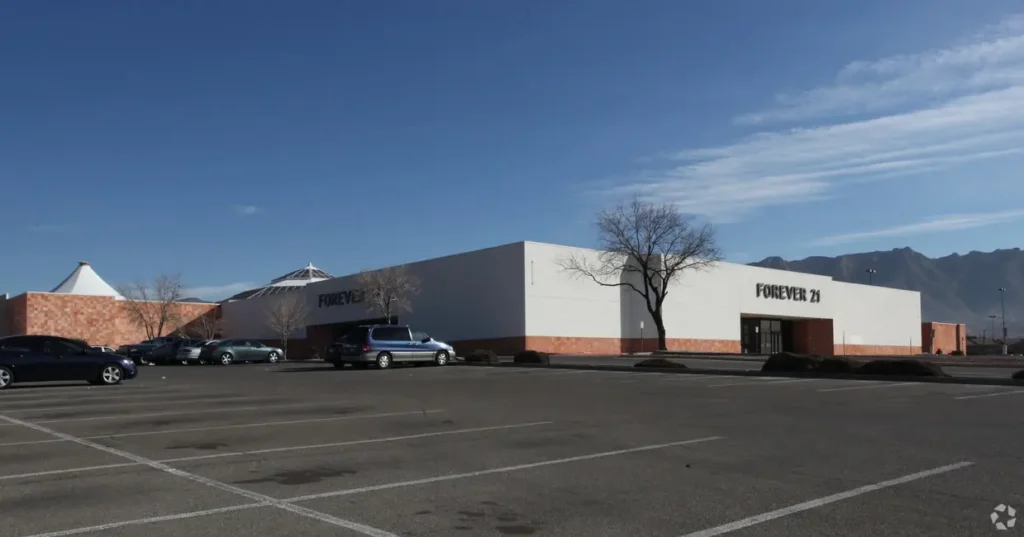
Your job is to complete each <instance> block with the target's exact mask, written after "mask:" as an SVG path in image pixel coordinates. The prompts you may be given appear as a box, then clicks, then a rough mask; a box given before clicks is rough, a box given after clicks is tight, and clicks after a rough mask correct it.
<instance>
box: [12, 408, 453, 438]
mask: <svg viewBox="0 0 1024 537" xmlns="http://www.w3.org/2000/svg"><path fill="white" fill-rule="evenodd" d="M438 412H444V411H443V410H439V409H437V410H412V411H406V412H385V413H382V414H364V415H361V416H332V417H330V418H309V419H304V420H288V421H265V422H263V423H243V424H240V425H215V426H213V427H190V428H188V429H160V430H159V431H140V432H135V433H117V434H100V435H95V436H83V437H82V438H85V439H86V440H100V439H103V438H122V437H125V436H151V435H155V434H177V433H194V432H200V431H220V430H224V429H246V428H249V427H271V426H277V425H298V424H302V423H319V422H330V421H348V420H367V419H373V418H392V417H395V416H413V415H421V414H422V415H427V414H436V413H438ZM63 441H64V440H61V439H59V438H55V439H53V440H29V441H24V442H9V443H6V444H0V447H8V446H27V445H32V444H51V443H53V442H63Z"/></svg>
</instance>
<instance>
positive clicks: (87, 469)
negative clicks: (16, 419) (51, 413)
mask: <svg viewBox="0 0 1024 537" xmlns="http://www.w3.org/2000/svg"><path fill="white" fill-rule="evenodd" d="M551 423H553V422H550V421H535V422H530V423H514V424H511V425H492V426H489V427H474V428H472V429H455V430H451V431H435V432H431V433H420V434H410V435H403V436H391V437H387V438H367V439H363V440H348V441H344V442H331V443H329V444H310V445H304V446H288V447H280V448H269V449H256V450H251V451H227V452H224V453H212V454H210V455H194V456H191V457H176V458H173V459H159V460H156V461H155V462H159V463H168V462H187V461H201V460H207V459H220V458H225V457H242V456H245V455H262V454H265V453H280V452H283V451H302V450H308V449H322V448H328V447H344V446H358V445H362V444H383V443H387V442H399V441H402V440H416V439H420V438H430V437H434V436H452V435H457V434H469V433H479V432H483V431H500V430H505V429H522V428H524V427H537V426H540V425H550V424H551ZM82 440H84V438H83V439H82ZM97 445H99V444H97ZM139 464H142V463H137V462H122V463H116V464H103V465H99V466H83V467H81V468H66V469H64V470H47V471H44V472H30V473H25V474H11V475H4V476H0V481H9V480H11V479H30V478H33V477H45V476H50V475H60V474H75V473H81V472H91V471H95V470H109V469H112V468H124V467H126V466H138V465H139Z"/></svg>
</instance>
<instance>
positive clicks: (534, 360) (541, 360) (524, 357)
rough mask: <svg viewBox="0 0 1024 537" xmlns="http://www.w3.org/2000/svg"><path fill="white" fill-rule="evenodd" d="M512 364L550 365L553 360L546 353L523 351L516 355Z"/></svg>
mask: <svg viewBox="0 0 1024 537" xmlns="http://www.w3.org/2000/svg"><path fill="white" fill-rule="evenodd" d="M512 362H513V363H517V364H543V365H548V364H550V363H551V358H550V357H549V356H548V354H547V353H545V352H538V351H522V352H517V353H516V355H515V356H514V357H513V358H512Z"/></svg>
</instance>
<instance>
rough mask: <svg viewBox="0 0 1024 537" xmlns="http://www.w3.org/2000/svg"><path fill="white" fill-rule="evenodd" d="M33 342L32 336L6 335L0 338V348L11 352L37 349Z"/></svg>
mask: <svg viewBox="0 0 1024 537" xmlns="http://www.w3.org/2000/svg"><path fill="white" fill-rule="evenodd" d="M34 342H35V341H34V340H33V339H32V338H27V337H8V338H4V339H0V350H5V351H11V352H33V351H38V350H39V349H38V348H37V347H38V345H33V343H34Z"/></svg>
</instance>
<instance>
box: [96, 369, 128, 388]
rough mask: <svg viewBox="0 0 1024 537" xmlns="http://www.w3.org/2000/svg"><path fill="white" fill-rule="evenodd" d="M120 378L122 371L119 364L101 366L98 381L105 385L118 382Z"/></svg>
mask: <svg viewBox="0 0 1024 537" xmlns="http://www.w3.org/2000/svg"><path fill="white" fill-rule="evenodd" d="M122 378H124V371H122V370H121V366H117V365H107V366H103V370H102V371H100V383H101V384H106V385H107V386H113V385H114V384H120V383H121V379H122Z"/></svg>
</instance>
